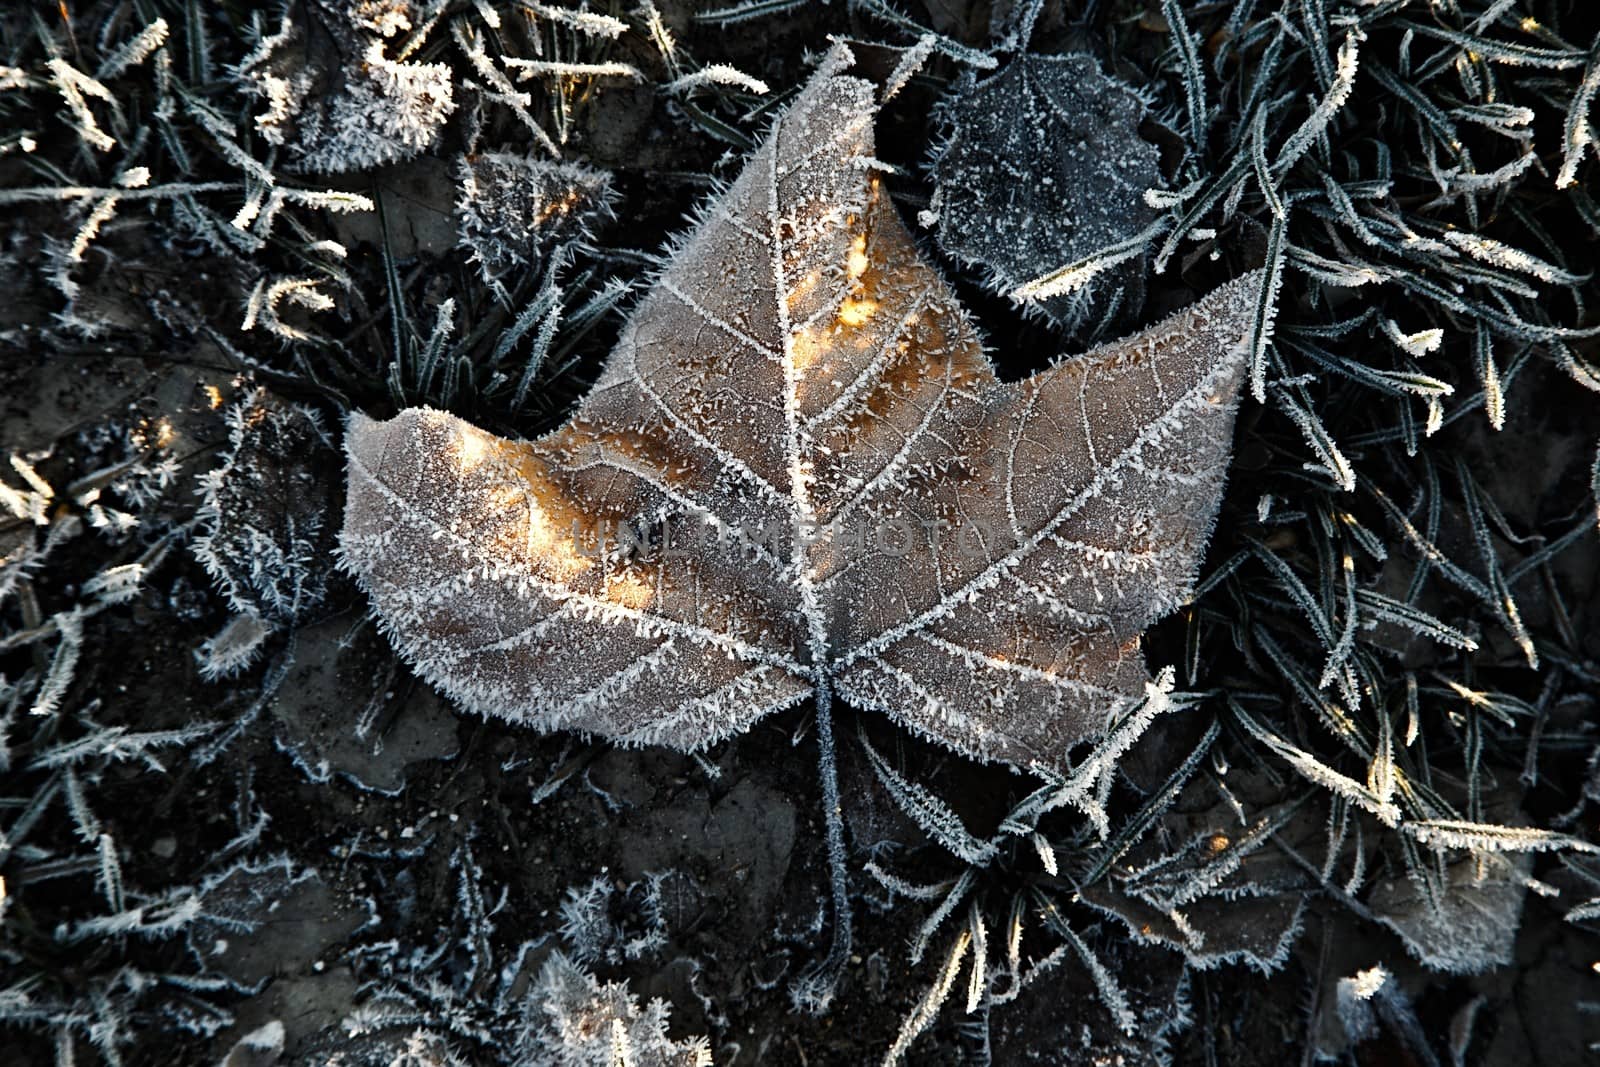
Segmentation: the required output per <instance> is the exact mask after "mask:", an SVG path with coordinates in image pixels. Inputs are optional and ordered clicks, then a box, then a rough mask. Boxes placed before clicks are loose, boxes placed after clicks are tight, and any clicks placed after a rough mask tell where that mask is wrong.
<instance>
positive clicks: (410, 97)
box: [239, 0, 456, 172]
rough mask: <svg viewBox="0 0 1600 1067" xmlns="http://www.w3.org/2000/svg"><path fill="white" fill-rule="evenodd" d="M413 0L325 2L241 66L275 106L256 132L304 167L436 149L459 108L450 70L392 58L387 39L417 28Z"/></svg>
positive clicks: (330, 167) (348, 165) (356, 163)
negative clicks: (284, 148) (412, 23)
mask: <svg viewBox="0 0 1600 1067" xmlns="http://www.w3.org/2000/svg"><path fill="white" fill-rule="evenodd" d="M410 7H411V5H410V4H406V3H366V2H363V3H357V4H341V3H339V2H338V0H317V2H315V3H312V4H310V5H308V6H307V10H306V11H305V12H303V13H302V12H301V11H300V9H299V8H297V9H296V11H297V14H298V17H289V16H286V17H285V18H284V20H283V23H282V26H281V27H280V29H279V31H278V33H276V34H274V35H273V36H271V37H266V38H263V39H262V41H261V43H260V45H259V46H258V47H257V48H256V49H255V51H253V52H252V53H251V54H250V55H248V56H246V57H245V59H244V60H243V62H241V63H240V64H239V77H240V79H241V81H242V83H243V86H244V88H245V89H246V90H247V91H249V92H251V93H254V94H255V95H256V96H259V97H261V98H262V100H263V101H264V102H265V104H266V109H265V110H264V111H262V112H261V113H260V114H258V115H257V116H256V129H257V130H258V131H260V133H261V136H262V137H263V138H264V139H265V140H266V141H267V142H268V143H270V144H275V145H286V146H288V148H289V156H290V161H291V163H292V164H293V166H294V167H295V168H296V169H298V170H303V171H333V172H341V171H351V170H366V169H369V168H372V167H376V166H382V165H383V164H386V163H393V162H396V161H398V160H402V159H409V158H411V157H412V156H415V155H417V154H418V153H421V152H424V151H426V150H428V149H429V148H431V147H433V145H434V143H435V142H436V141H437V140H438V137H439V132H440V131H441V130H442V129H443V128H444V122H445V120H446V119H447V118H449V117H450V115H451V113H452V112H454V111H455V106H456V105H455V91H454V86H453V84H452V82H451V79H450V68H449V67H447V66H445V65H444V64H442V63H414V62H408V61H404V60H397V59H391V58H390V57H389V56H388V55H387V54H386V53H385V41H384V38H385V37H388V36H390V35H392V34H394V33H396V32H398V31H399V30H400V29H403V28H405V27H406V26H408V25H409V24H410V21H411V18H410V15H409V14H408V12H409V9H410Z"/></svg>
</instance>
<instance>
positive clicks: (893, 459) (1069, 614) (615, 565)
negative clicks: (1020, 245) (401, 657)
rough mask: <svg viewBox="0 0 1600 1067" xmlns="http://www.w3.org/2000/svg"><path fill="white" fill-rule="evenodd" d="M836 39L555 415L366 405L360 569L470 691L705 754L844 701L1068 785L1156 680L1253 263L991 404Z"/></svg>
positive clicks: (423, 656)
mask: <svg viewBox="0 0 1600 1067" xmlns="http://www.w3.org/2000/svg"><path fill="white" fill-rule="evenodd" d="M849 63H850V56H849V53H848V52H846V51H844V50H842V49H839V50H836V51H835V52H834V53H833V54H832V55H831V56H830V58H829V60H828V61H827V63H825V65H824V67H823V69H822V70H821V71H820V72H819V73H818V74H817V76H816V77H815V78H814V80H813V81H812V82H811V84H810V85H809V87H808V88H807V89H806V90H805V91H804V92H803V93H802V94H801V95H800V96H799V98H798V99H797V100H796V102H795V103H794V105H793V106H792V107H791V108H790V110H789V111H788V112H787V113H786V114H785V115H784V116H783V118H782V119H781V120H780V121H779V122H778V123H777V124H776V126H775V127H774V129H773V131H772V133H771V134H770V136H769V137H768V138H767V140H766V142H765V143H764V144H763V145H762V146H761V148H760V149H759V150H758V151H756V153H755V154H754V155H753V156H752V157H751V159H750V161H749V163H748V164H747V166H746V168H745V170H744V172H743V174H742V175H741V176H740V177H739V179H738V180H737V181H736V182H735V183H734V184H733V185H732V186H731V187H730V188H729V189H728V190H727V191H726V192H725V193H724V194H723V195H722V196H721V197H720V198H718V199H716V200H714V201H712V202H711V203H710V204H709V205H707V207H706V208H705V210H704V212H703V218H702V220H701V222H700V223H699V225H698V226H697V228H696V229H695V230H694V231H693V232H692V234H691V235H690V236H689V237H688V238H687V239H686V240H684V241H683V242H682V243H681V245H680V246H679V247H678V248H677V249H676V252H675V254H674V256H673V258H672V260H671V263H670V265H669V266H668V267H667V268H666V269H665V270H664V272H663V273H662V274H661V276H660V278H659V279H658V280H657V282H656V284H655V286H654V288H653V289H652V290H651V292H650V293H649V294H648V295H646V296H645V297H644V299H643V300H642V301H641V302H640V304H639V306H638V308H637V309H636V311H635V312H634V314H633V316H632V318H631V320H630V321H629V322H628V324H627V325H626V327H625V328H624V330H623V333H622V337H621V339H620V340H619V342H618V345H617V348H616V350H615V351H614V352H613V353H612V355H611V357H610V359H609V361H608V362H607V364H606V366H605V369H604V371H603V373H602V374H601V376H600V378H599V380H598V381H597V382H596V384H595V386H594V388H593V390H592V391H591V392H590V393H589V395H588V396H587V398H586V399H585V400H584V401H583V402H582V404H581V405H580V407H579V408H578V410H577V412H576V413H575V414H574V415H573V417H572V419H571V421H570V422H569V423H568V424H567V425H566V426H564V427H562V428H561V429H558V430H556V431H554V432H552V433H550V434H548V435H546V436H544V437H541V438H539V439H537V440H534V441H510V440H505V439H502V438H499V437H495V436H492V435H490V434H488V433H486V432H484V431H482V430H480V429H477V428H475V427H473V426H471V425H469V424H467V423H465V422H463V421H461V420H459V419H457V418H455V417H453V416H451V415H448V414H446V413H444V412H440V411H433V410H429V409H426V408H414V409H408V410H405V411H402V412H401V413H400V414H399V415H398V416H396V417H395V418H394V419H391V420H389V421H388V422H382V423H380V422H375V421H373V420H371V419H369V418H366V417H365V416H362V415H360V414H356V415H354V416H352V417H351V420H350V423H349V425H348V428H347V435H346V450H347V453H348V457H349V500H348V506H347V508H346V513H345V526H344V533H343V544H342V550H343V555H344V562H345V565H346V566H347V567H348V568H349V570H350V571H351V572H352V573H353V574H354V575H355V576H356V577H357V578H358V579H359V580H360V582H361V583H362V585H363V586H364V587H365V588H366V589H367V591H368V592H369V593H370V594H371V596H372V600H373V604H374V606H375V609H376V612H377V614H378V617H379V618H380V620H381V621H382V623H383V625H384V626H385V627H386V629H387V632H388V633H389V635H390V636H391V638H392V639H393V640H394V642H395V644H396V645H397V647H398V648H399V649H400V650H401V652H402V653H404V654H405V655H406V656H407V657H409V658H410V660H411V661H412V662H413V663H414V664H415V665H416V668H417V670H418V672H419V673H420V674H421V675H422V676H423V677H425V678H426V679H428V680H429V681H430V682H432V683H433V684H435V685H437V686H438V687H440V688H441V689H443V690H444V691H446V692H447V693H448V694H449V695H450V696H452V697H453V698H454V699H455V700H457V701H458V702H459V703H460V704H461V705H462V706H464V707H466V708H468V709H471V710H474V711H478V712H481V713H484V714H490V715H499V716H503V717H505V718H508V719H511V720H514V721H519V722H526V723H528V724H530V725H533V726H535V727H538V728H540V729H544V730H555V729H570V730H578V731H583V732H586V733H592V734H600V735H604V736H606V737H608V738H611V739H613V740H615V741H618V742H621V743H624V744H662V745H669V746H671V747H674V748H678V749H684V750H695V749H701V748H704V747H706V746H708V745H710V744H712V743H714V742H716V741H718V740H720V739H722V738H726V737H728V736H730V735H733V734H737V733H739V732H741V731H743V730H746V729H748V728H749V727H750V725H751V724H752V723H754V722H756V721H757V720H758V719H760V718H761V717H763V716H765V715H768V714H771V713H772V712H774V711H777V710H779V709H781V708H785V707H789V706H791V705H794V704H797V703H799V702H801V701H803V700H805V699H806V698H808V697H811V696H813V695H815V696H816V697H817V699H818V703H819V706H821V705H822V703H823V701H825V700H831V698H832V697H833V696H834V695H837V696H839V697H841V698H843V699H844V700H846V701H848V702H850V703H851V704H853V705H855V706H857V707H859V708H864V709H877V710H881V711H883V712H885V713H886V714H888V715H889V716H891V717H892V718H893V719H894V720H895V721H897V722H899V723H901V724H903V725H905V726H907V727H909V728H911V729H913V730H915V731H917V732H919V733H922V734H924V735H926V736H928V737H931V738H934V739H935V740H937V741H940V742H942V743H944V744H945V745H948V746H949V747H951V748H952V749H954V750H956V751H957V752H960V753H962V754H963V755H966V756H969V757H973V758H976V759H982V760H1002V761H1005V762H1007V763H1010V764H1012V765H1014V766H1019V767H1036V768H1040V769H1048V770H1060V769H1061V768H1063V767H1064V766H1065V764H1066V757H1067V751H1068V748H1069V747H1070V746H1071V745H1072V744H1073V743H1075V742H1077V741H1079V740H1081V739H1083V738H1086V737H1090V736H1094V735H1096V734H1098V733H1100V732H1101V731H1103V730H1104V728H1105V727H1106V725H1107V723H1108V721H1110V720H1111V719H1112V718H1114V717H1115V716H1117V715H1118V714H1121V713H1123V712H1125V711H1127V710H1128V708H1129V707H1130V706H1131V704H1132V703H1133V702H1134V701H1136V700H1137V699H1139V698H1140V697H1141V696H1142V695H1143V693H1144V690H1145V683H1146V682H1147V681H1148V674H1147V671H1146V668H1145V663H1144V656H1143V653H1142V651H1141V648H1140V633H1141V631H1143V630H1144V628H1145V627H1146V626H1147V625H1148V624H1149V623H1150V622H1151V621H1153V620H1154V619H1156V618H1158V617H1160V616H1161V615H1163V614H1165V613H1166V612H1168V611H1170V610H1171V609H1172V608H1174V607H1176V606H1177V605H1178V604H1179V603H1180V602H1181V601H1182V600H1183V598H1184V597H1185V595H1186V594H1187V592H1188V590H1189V588H1190V585H1191V582H1192V581H1193V578H1194V574H1195V570H1196V567H1197V565H1198V562H1199V557H1200V554H1201V552H1202V550H1203V548H1204V546H1205V542H1206V539H1207V537H1208V536H1209V532H1210V529H1211V525H1212V522H1213V518H1214V516H1215V513H1216V509H1217V504H1218V500H1219V497H1220V493H1221V487H1222V483H1223V478H1224V474H1225V471H1226V466H1227V461H1228V455H1229V446H1230V440H1231V434H1232V426H1233V417H1234V409H1235V406H1236V403H1237V392H1238V387H1239V381H1240V376H1241V373H1242V369H1243V367H1244V363H1245V356H1244V348H1243V344H1242V340H1243V338H1244V335H1245V333H1246V331H1247V329H1248V326H1249V321H1250V313H1251V311H1252V310H1253V308H1254V301H1255V295H1256V293H1257V291H1258V290H1259V288H1260V284H1259V280H1258V279H1257V278H1256V277H1255V276H1250V277H1247V278H1243V279H1240V280H1238V281H1235V282H1233V283H1230V284H1228V285H1225V286H1223V287H1222V288H1220V289H1218V290H1217V291H1215V292H1213V293H1212V294H1210V295H1209V296H1207V297H1205V298H1203V299H1202V300H1200V301H1199V302H1197V303H1196V304H1194V305H1193V306H1192V307H1190V308H1188V309H1186V310H1184V311H1182V312H1180V313H1179V314H1177V315H1175V316H1173V317H1171V318H1169V319H1167V320H1166V321H1164V322H1162V323H1160V324H1158V325H1156V326H1154V327H1152V328H1151V329H1149V330H1147V331H1145V332H1144V333H1141V334H1139V335H1137V336H1135V337H1132V338H1128V339H1126V340H1123V341H1120V342H1117V343H1115V344H1111V345H1105V346H1102V347H1100V348H1097V349H1095V350H1093V351H1091V352H1089V353H1088V354H1087V355H1085V356H1082V357H1080V358H1077V359H1073V360H1069V361H1066V362H1062V363H1059V364H1057V365H1055V366H1053V367H1051V368H1049V369H1047V370H1044V371H1041V372H1040V373H1038V374H1035V375H1034V376H1033V377H1031V378H1029V379H1027V380H1025V381H1022V382H1018V383H1014V384H1013V383H1002V382H1000V381H999V380H997V379H996V377H995V375H994V371H993V368H992V367H991V366H990V364H989V362H988V360H987V359H986V357H985V356H984V354H983V350H982V346H981V343H980V341H979V338H978V335H977V333H976V331H975V329H974V328H973V326H972V324H971V323H970V322H969V321H968V318H967V316H966V314H965V313H964V311H963V310H962V308H961V307H960V306H959V305H958V304H957V303H956V300H955V298H954V296H953V295H952V293H951V292H950V290H949V289H948V288H947V287H946V286H945V284H944V282H943V281H942V280H941V278H940V276H939V275H938V273H937V272H936V271H935V270H934V269H933V268H932V267H931V266H930V265H929V264H927V263H925V262H924V261H923V260H922V259H921V258H920V257H919V256H918V254H917V251H916V248H915V246H914V245H913V243H912V240H911V237H910V235H909V233H908V232H907V230H906V228H905V226H904V224H903V223H902V222H901V220H900V218H899V216H898V215H897V214H896V212H895V209H894V207H893V206H892V205H891V203H890V201H889V197H888V196H887V193H886V191H885V189H884V188H883V187H882V185H881V184H880V182H879V180H878V178H877V176H876V173H875V171H876V169H877V164H876V163H875V161H874V160H873V119H874V116H875V113H876V109H877V107H876V103H875V100H874V89H873V86H872V85H871V84H870V83H868V82H866V81H864V80H861V79H858V78H854V77H849V76H846V75H844V74H843V73H841V71H842V70H843V69H844V68H845V67H847V66H848V64H849Z"/></svg>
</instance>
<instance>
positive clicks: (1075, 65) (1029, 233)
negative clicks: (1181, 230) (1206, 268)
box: [931, 55, 1161, 332]
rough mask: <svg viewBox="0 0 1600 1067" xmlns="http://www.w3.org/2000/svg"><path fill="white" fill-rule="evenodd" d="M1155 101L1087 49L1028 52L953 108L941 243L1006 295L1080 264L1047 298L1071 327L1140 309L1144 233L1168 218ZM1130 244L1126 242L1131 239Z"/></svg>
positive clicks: (936, 206) (937, 198)
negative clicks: (1146, 124)
mask: <svg viewBox="0 0 1600 1067" xmlns="http://www.w3.org/2000/svg"><path fill="white" fill-rule="evenodd" d="M1143 113H1144V103H1143V101H1142V100H1141V99H1140V98H1139V96H1138V94H1137V93H1135V92H1134V91H1133V90H1132V89H1130V88H1128V87H1127V86H1125V85H1123V84H1122V83H1121V82H1118V81H1116V80H1115V79H1112V78H1108V77H1106V76H1104V75H1102V74H1101V73H1100V69H1099V67H1098V65H1097V64H1096V63H1095V61H1094V59H1093V58H1091V57H1089V56H1086V55H1066V56H1037V55H1024V56H1019V57H1018V58H1017V59H1015V60H1013V61H1012V62H1011V63H1010V64H1009V65H1007V66H1006V67H1005V69H1003V70H1001V71H1000V72H999V73H998V74H996V75H994V76H993V77H991V78H989V79H987V80H985V81H982V82H978V83H976V84H972V83H971V82H970V81H969V82H968V83H967V85H966V87H965V90H964V91H963V92H961V95H960V96H958V97H957V98H956V100H955V101H954V102H953V103H951V104H949V105H948V107H947V109H946V112H945V116H944V117H945V121H946V122H947V123H948V125H949V127H950V137H949V141H948V142H947V143H946V144H945V145H944V147H943V148H942V149H941V150H940V152H939V156H938V159H937V160H936V161H935V163H934V168H933V173H934V180H935V181H936V183H937V190H936V191H935V194H934V201H933V204H932V207H931V210H932V212H933V214H935V215H936V216H937V218H938V236H939V244H940V246H941V247H942V248H944V249H945V251H947V252H949V253H950V254H951V255H954V256H956V257H957V258H959V259H961V260H963V261H964V262H968V263H973V264H976V265H977V266H979V267H981V268H982V269H983V270H984V271H985V272H987V274H988V275H989V278H990V282H991V284H992V286H993V288H994V289H995V290H996V291H997V292H1001V293H1008V294H1009V293H1013V292H1015V291H1016V290H1017V289H1018V288H1019V287H1021V286H1023V285H1024V284H1025V283H1027V282H1029V281H1031V280H1033V279H1036V278H1040V277H1041V276H1047V275H1050V274H1051V273H1052V272H1055V271H1058V270H1059V269H1060V268H1062V267H1066V266H1069V265H1075V264H1076V265H1079V266H1078V269H1077V270H1076V271H1074V281H1075V282H1076V285H1075V287H1074V288H1072V289H1071V291H1066V292H1061V293H1059V294H1058V295H1054V296H1050V297H1048V298H1047V299H1044V300H1042V301H1040V302H1039V303H1038V304H1037V305H1033V306H1037V307H1038V308H1039V309H1040V310H1042V311H1043V312H1044V313H1045V314H1046V315H1047V316H1048V317H1049V318H1050V319H1051V320H1052V321H1054V322H1055V323H1057V324H1058V325H1060V326H1062V327H1063V328H1064V329H1066V330H1068V331H1077V330H1080V329H1083V328H1085V327H1090V328H1093V329H1094V330H1095V332H1099V331H1100V330H1101V329H1103V327H1104V326H1105V325H1106V324H1107V322H1108V321H1116V320H1117V319H1119V318H1122V317H1124V313H1126V312H1128V311H1130V310H1137V308H1138V305H1139V304H1140V303H1142V302H1143V299H1144V282H1143V278H1144V271H1145V265H1144V254H1143V245H1142V243H1141V242H1140V241H1138V237H1139V235H1140V234H1142V233H1144V232H1145V231H1146V230H1147V229H1148V227H1150V226H1151V224H1152V223H1154V222H1155V220H1156V218H1157V214H1158V213H1157V212H1156V210H1155V209H1154V208H1151V207H1150V206H1148V205H1147V204H1146V203H1145V198H1144V192H1145V190H1146V189H1150V188H1154V187H1156V186H1157V185H1159V184H1160V181H1161V175H1160V172H1159V170H1158V169H1157V166H1156V163H1157V152H1156V149H1155V146H1154V145H1152V144H1150V143H1148V142H1146V141H1144V140H1141V139H1140V137H1139V134H1138V125H1139V120H1140V118H1141V117H1142V116H1143ZM1124 245H1126V246H1127V247H1119V246H1124Z"/></svg>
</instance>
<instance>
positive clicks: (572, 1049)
mask: <svg viewBox="0 0 1600 1067" xmlns="http://www.w3.org/2000/svg"><path fill="white" fill-rule="evenodd" d="M528 999H529V1003H530V1007H531V1006H532V1005H535V1004H536V1005H537V1006H538V1009H540V1011H541V1013H542V1014H543V1016H544V1017H545V1021H544V1022H542V1023H539V1024H535V1025H534V1026H532V1027H530V1030H529V1032H528V1033H527V1035H526V1036H525V1038H524V1041H525V1042H526V1043H527V1045H528V1046H529V1047H531V1048H532V1049H535V1050H537V1052H538V1054H539V1055H538V1056H536V1057H535V1058H534V1060H533V1061H532V1062H535V1063H540V1064H544V1063H548V1064H550V1067H589V1065H591V1064H608V1065H611V1067H618V1065H621V1064H632V1065H634V1067H711V1050H710V1048H709V1047H707V1045H706V1042H705V1039H704V1038H700V1037H692V1038H688V1039H687V1040H682V1041H674V1040H672V1039H670V1038H668V1037H667V1015H668V1007H667V1003H666V1001H664V1000H659V999H657V1000H652V1001H650V1002H649V1003H648V1004H647V1005H645V1006H644V1007H643V1008H640V1007H639V1001H638V998H637V997H635V996H634V995H633V994H632V993H630V992H629V991H628V987H627V986H626V985H623V984H621V983H618V982H607V983H605V984H604V985H602V984H601V983H600V982H599V981H598V980H597V979H596V978H595V977H594V975H592V974H589V973H588V972H587V971H585V970H583V969H582V968H581V967H579V966H578V965H577V964H575V963H573V962H572V961H571V960H569V959H567V957H566V956H564V955H562V954H561V953H560V952H554V953H551V955H550V958H549V959H548V960H546V961H545V965H544V968H543V970H541V971H540V972H539V978H538V981H537V982H536V983H535V987H534V989H533V991H532V993H531V994H530V995H529V998H528ZM530 1015H531V1012H530ZM534 1018H537V1016H534ZM529 1021H530V1023H532V1022H533V1019H530V1020H529Z"/></svg>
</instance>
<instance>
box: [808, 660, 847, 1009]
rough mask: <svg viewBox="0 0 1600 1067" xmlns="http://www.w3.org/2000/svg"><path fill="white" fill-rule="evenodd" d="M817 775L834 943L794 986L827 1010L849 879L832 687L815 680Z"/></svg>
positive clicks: (840, 955)
mask: <svg viewBox="0 0 1600 1067" xmlns="http://www.w3.org/2000/svg"><path fill="white" fill-rule="evenodd" d="M816 703H817V777H818V778H819V779H820V780H821V782H822V821H823V825H824V827H825V828H826V830H827V835H828V883H829V887H830V888H831V889H832V891H833V945H832V946H831V947H830V948H829V949H828V955H827V957H826V958H825V959H824V960H823V961H822V962H821V963H819V964H817V966H816V967H815V968H814V969H813V970H811V971H809V972H808V973H806V974H804V975H802V976H801V977H800V979H799V981H798V982H797V983H796V985H795V990H794V992H795V1000H796V1002H797V1003H800V1004H803V1005H805V1006H807V1007H812V1008H814V1009H815V1010H816V1011H817V1012H818V1013H819V1014H820V1013H821V1011H822V1010H824V1009H826V1007H827V1005H828V1001H829V1000H830V999H831V998H832V996H833V990H834V987H835V986H836V985H837V984H838V981H839V975H841V974H843V973H844V965H845V963H846V961H848V960H849V959H850V880H849V876H848V874H847V873H846V871H845V849H844V809H843V808H842V807H841V806H840V803H839V764H838V758H837V756H836V754H835V748H834V742H833V689H832V687H831V686H829V684H828V682H827V679H826V678H823V677H819V678H818V679H817V683H816Z"/></svg>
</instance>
